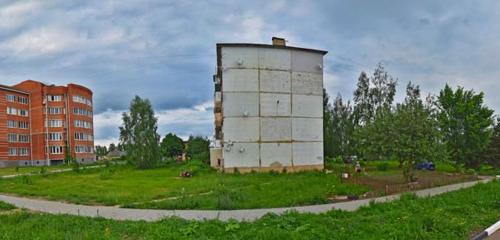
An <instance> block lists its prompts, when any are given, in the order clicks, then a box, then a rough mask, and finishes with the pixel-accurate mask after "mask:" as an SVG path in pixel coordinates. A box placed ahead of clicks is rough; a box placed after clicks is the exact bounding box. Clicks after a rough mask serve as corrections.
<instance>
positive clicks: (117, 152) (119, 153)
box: [106, 149, 126, 158]
mask: <svg viewBox="0 0 500 240" xmlns="http://www.w3.org/2000/svg"><path fill="white" fill-rule="evenodd" d="M125 155H126V152H125V151H120V150H118V149H115V150H113V151H110V152H109V153H108V155H106V156H107V157H108V158H119V157H123V156H125Z"/></svg>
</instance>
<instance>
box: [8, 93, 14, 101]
mask: <svg viewBox="0 0 500 240" xmlns="http://www.w3.org/2000/svg"><path fill="white" fill-rule="evenodd" d="M7 101H8V102H15V101H16V95H12V94H7Z"/></svg>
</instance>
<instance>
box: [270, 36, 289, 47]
mask: <svg viewBox="0 0 500 240" xmlns="http://www.w3.org/2000/svg"><path fill="white" fill-rule="evenodd" d="M273 46H283V47H284V46H286V40H285V39H284V38H278V37H273Z"/></svg>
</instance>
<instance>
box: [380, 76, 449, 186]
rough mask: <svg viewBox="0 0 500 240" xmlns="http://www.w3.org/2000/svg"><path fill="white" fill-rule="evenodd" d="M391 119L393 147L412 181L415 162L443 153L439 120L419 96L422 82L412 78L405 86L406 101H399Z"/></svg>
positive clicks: (437, 157) (405, 174) (434, 157)
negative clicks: (415, 83)
mask: <svg viewBox="0 0 500 240" xmlns="http://www.w3.org/2000/svg"><path fill="white" fill-rule="evenodd" d="M390 121H391V123H392V131H391V132H392V134H390V135H391V138H392V142H391V143H390V145H389V146H391V147H390V151H391V152H392V154H393V155H394V156H395V157H397V158H398V159H399V160H400V161H401V163H402V166H403V175H404V176H405V180H406V181H407V182H411V181H413V179H414V170H413V169H414V167H415V164H416V163H418V162H419V161H424V160H438V159H440V158H441V157H442V153H443V151H442V147H441V144H440V143H441V134H440V132H439V123H438V121H437V120H436V118H435V117H434V116H433V112H432V109H430V108H428V107H426V105H425V104H424V103H423V101H422V99H421V98H420V88H419V86H418V85H417V86H415V85H413V84H412V83H411V82H410V83H408V85H407V87H406V98H405V100H404V102H403V103H402V104H398V105H397V107H396V110H395V112H394V114H393V116H392V117H391V119H390Z"/></svg>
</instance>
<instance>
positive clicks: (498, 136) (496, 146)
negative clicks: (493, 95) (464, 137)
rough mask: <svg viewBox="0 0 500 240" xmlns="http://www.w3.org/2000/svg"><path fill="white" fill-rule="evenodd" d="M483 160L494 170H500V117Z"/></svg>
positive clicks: (482, 157)
mask: <svg viewBox="0 0 500 240" xmlns="http://www.w3.org/2000/svg"><path fill="white" fill-rule="evenodd" d="M481 159H482V160H483V162H485V163H487V164H489V165H491V166H493V167H494V168H500V117H498V118H497V121H496V125H495V128H494V129H493V134H492V135H491V140H490V144H489V145H488V147H487V148H486V150H485V151H484V152H483V154H482V156H481Z"/></svg>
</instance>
